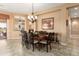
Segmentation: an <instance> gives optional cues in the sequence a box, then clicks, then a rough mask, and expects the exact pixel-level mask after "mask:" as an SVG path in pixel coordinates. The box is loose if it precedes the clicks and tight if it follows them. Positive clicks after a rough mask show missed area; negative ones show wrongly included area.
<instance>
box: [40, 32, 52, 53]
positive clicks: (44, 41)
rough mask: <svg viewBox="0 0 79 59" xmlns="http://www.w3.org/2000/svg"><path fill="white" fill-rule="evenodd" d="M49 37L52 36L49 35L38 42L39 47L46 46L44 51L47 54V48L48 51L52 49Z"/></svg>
mask: <svg viewBox="0 0 79 59" xmlns="http://www.w3.org/2000/svg"><path fill="white" fill-rule="evenodd" d="M51 37H52V35H51V33H49V34H48V36H47V37H46V36H45V37H43V38H42V39H43V40H41V41H40V44H41V45H44V46H46V51H47V52H48V46H49V47H50V50H51V49H52V48H51Z"/></svg>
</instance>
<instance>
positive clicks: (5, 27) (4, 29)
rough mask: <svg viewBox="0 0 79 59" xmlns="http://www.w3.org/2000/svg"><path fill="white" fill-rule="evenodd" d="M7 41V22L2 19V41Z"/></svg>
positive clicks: (0, 23) (0, 22)
mask: <svg viewBox="0 0 79 59" xmlns="http://www.w3.org/2000/svg"><path fill="white" fill-rule="evenodd" d="M2 39H7V20H5V19H0V40H2Z"/></svg>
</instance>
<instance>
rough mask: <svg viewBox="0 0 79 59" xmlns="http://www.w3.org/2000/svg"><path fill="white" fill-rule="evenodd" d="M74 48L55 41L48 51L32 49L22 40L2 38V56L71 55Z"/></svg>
mask: <svg viewBox="0 0 79 59" xmlns="http://www.w3.org/2000/svg"><path fill="white" fill-rule="evenodd" d="M72 51H73V50H72V48H68V47H66V46H62V45H58V44H55V43H53V44H52V50H51V51H49V52H48V53H47V52H46V51H45V50H44V49H43V50H41V51H38V50H37V49H35V51H34V52H33V51H32V48H31V49H27V48H26V47H23V46H22V45H21V40H16V39H14V40H5V39H4V40H0V56H71V55H73V53H72Z"/></svg>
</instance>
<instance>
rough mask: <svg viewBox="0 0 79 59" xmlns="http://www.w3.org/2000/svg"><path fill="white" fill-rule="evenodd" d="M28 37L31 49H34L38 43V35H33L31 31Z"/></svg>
mask: <svg viewBox="0 0 79 59" xmlns="http://www.w3.org/2000/svg"><path fill="white" fill-rule="evenodd" d="M30 39H31V44H32V47H33V49H32V51H34V49H35V46H36V45H37V44H38V43H39V41H38V35H34V33H31V35H30Z"/></svg>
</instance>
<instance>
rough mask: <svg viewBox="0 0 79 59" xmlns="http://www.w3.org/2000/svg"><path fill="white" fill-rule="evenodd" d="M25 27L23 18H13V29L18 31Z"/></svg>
mask: <svg viewBox="0 0 79 59" xmlns="http://www.w3.org/2000/svg"><path fill="white" fill-rule="evenodd" d="M24 29H25V20H24V19H22V18H21V17H17V18H16V17H15V18H14V30H16V31H20V30H24Z"/></svg>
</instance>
